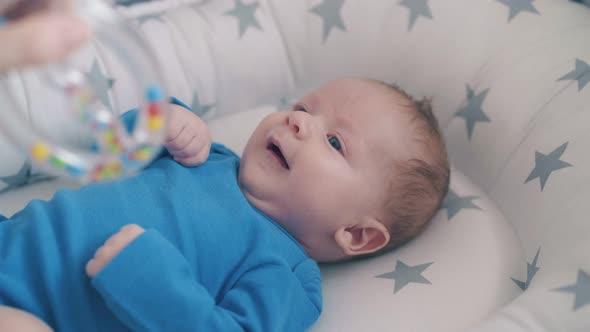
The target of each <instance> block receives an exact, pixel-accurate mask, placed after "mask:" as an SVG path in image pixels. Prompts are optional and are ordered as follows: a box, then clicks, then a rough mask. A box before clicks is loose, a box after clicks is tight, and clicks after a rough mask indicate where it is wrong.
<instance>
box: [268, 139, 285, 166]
mask: <svg viewBox="0 0 590 332" xmlns="http://www.w3.org/2000/svg"><path fill="white" fill-rule="evenodd" d="M266 148H267V149H268V150H270V152H272V153H273V154H274V155H275V156H276V157H277V159H278V160H279V162H280V163H281V165H282V166H283V167H284V168H286V169H289V164H288V163H287V159H285V156H283V153H282V152H281V149H280V148H279V147H278V146H277V145H276V144H274V143H272V142H269V143H268V146H267V147H266Z"/></svg>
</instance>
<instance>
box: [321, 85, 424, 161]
mask: <svg viewBox="0 0 590 332" xmlns="http://www.w3.org/2000/svg"><path fill="white" fill-rule="evenodd" d="M313 98H315V100H316V101H317V102H319V103H323V104H324V105H329V106H326V109H329V110H328V112H330V111H331V112H333V115H330V117H332V116H333V118H334V119H338V120H339V121H338V123H349V124H350V126H351V127H352V128H353V129H354V130H353V131H352V133H353V135H351V137H350V138H351V139H352V140H354V142H352V143H351V144H354V145H356V146H353V148H357V150H361V154H362V156H363V158H364V159H365V160H367V161H370V162H373V163H377V162H378V163H379V164H384V165H388V164H390V163H391V161H392V159H395V160H400V159H407V158H410V157H413V156H414V155H415V152H416V146H415V144H413V141H414V137H415V134H414V127H415V123H414V121H412V118H413V116H412V114H413V113H414V111H413V106H412V105H413V104H412V101H411V100H410V99H408V98H407V97H406V96H404V95H403V94H402V93H399V92H398V91H396V90H395V89H394V88H393V87H390V86H388V85H385V84H382V83H379V82H375V81H368V80H339V81H335V82H331V83H329V84H327V85H326V86H324V88H320V89H318V90H317V91H316V93H315V94H314V97H313Z"/></svg>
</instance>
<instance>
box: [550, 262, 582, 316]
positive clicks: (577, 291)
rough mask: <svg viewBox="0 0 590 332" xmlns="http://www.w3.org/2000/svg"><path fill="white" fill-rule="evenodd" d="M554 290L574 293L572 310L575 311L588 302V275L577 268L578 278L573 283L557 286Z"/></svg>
mask: <svg viewBox="0 0 590 332" xmlns="http://www.w3.org/2000/svg"><path fill="white" fill-rule="evenodd" d="M554 291H557V292H564V293H573V294H574V295H575V299H574V311H576V310H578V309H580V308H581V307H583V306H585V305H587V304H589V303H590V275H589V274H588V273H586V272H584V271H582V270H578V280H577V281H576V283H575V284H573V285H568V286H564V287H561V288H557V289H554Z"/></svg>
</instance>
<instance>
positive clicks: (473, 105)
mask: <svg viewBox="0 0 590 332" xmlns="http://www.w3.org/2000/svg"><path fill="white" fill-rule="evenodd" d="M488 91H490V89H485V90H484V91H482V92H480V93H479V94H477V95H476V94H475V92H474V91H473V90H472V89H471V87H470V86H469V85H467V105H465V107H463V108H461V109H459V111H457V113H455V116H457V117H461V118H464V119H465V125H466V126H467V138H468V139H469V140H471V137H472V136H473V129H474V127H475V123H476V122H490V121H491V120H490V118H488V116H487V115H486V114H485V113H484V111H483V109H482V104H483V101H484V99H485V98H486V96H487V94H488Z"/></svg>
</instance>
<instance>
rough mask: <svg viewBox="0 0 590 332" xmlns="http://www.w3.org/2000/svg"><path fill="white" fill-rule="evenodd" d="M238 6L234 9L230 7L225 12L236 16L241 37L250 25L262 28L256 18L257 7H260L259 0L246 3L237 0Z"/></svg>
mask: <svg viewBox="0 0 590 332" xmlns="http://www.w3.org/2000/svg"><path fill="white" fill-rule="evenodd" d="M235 3H236V6H235V8H234V9H230V10H228V11H226V12H225V15H228V16H234V17H235V18H236V19H237V20H238V25H239V28H240V38H242V36H243V35H244V33H245V32H246V30H248V28H249V27H254V28H258V30H262V27H261V26H260V24H259V23H258V21H257V20H256V9H257V8H258V2H253V3H251V4H244V3H242V1H241V0H235Z"/></svg>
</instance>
